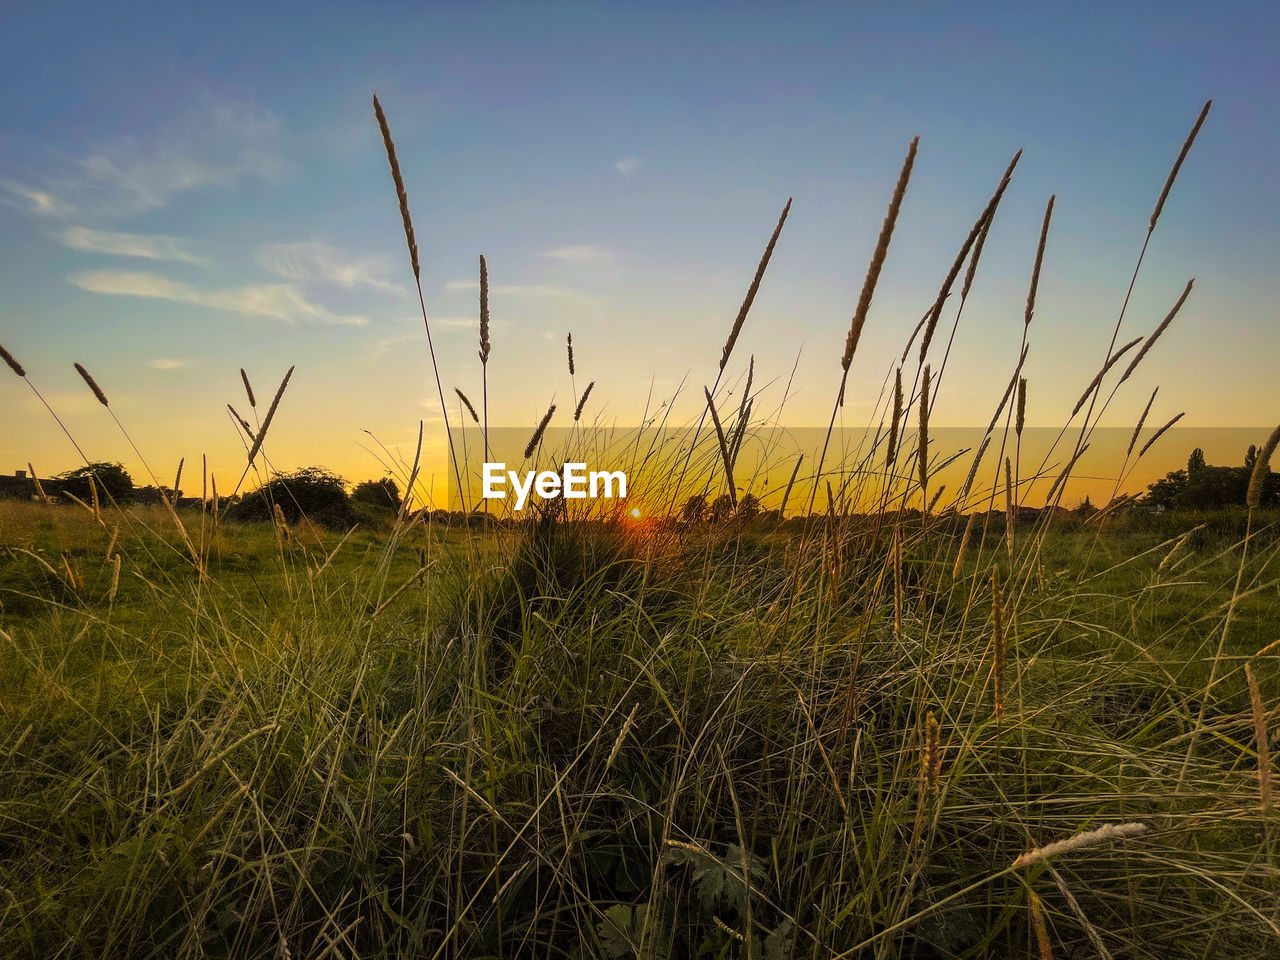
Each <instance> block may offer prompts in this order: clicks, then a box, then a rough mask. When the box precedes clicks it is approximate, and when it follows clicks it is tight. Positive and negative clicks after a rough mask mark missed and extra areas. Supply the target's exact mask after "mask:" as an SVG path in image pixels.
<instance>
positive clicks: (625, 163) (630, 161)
mask: <svg viewBox="0 0 1280 960" xmlns="http://www.w3.org/2000/svg"><path fill="white" fill-rule="evenodd" d="M643 166H644V160H642V159H641V158H640V157H623V158H622V159H621V160H619V161H618V162H617V163H615V164H614V165H613V169H615V170H617V171H618V172H619V173H620V174H622V175H623V176H624V177H629V176H631V174H633V173H635V172H636V171H637V170H639V169H640V168H641V167H643Z"/></svg>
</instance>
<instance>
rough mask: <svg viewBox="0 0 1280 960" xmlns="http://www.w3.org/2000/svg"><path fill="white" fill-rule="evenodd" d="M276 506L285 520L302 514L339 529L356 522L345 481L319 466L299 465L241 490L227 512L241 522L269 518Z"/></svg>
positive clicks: (322, 524) (300, 516)
mask: <svg viewBox="0 0 1280 960" xmlns="http://www.w3.org/2000/svg"><path fill="white" fill-rule="evenodd" d="M277 506H278V507H279V508H280V510H281V512H282V513H283V514H284V516H285V519H286V520H287V521H288V522H289V523H297V522H298V521H299V520H300V519H301V518H302V517H304V516H305V517H306V518H307V519H309V520H311V521H312V522H313V523H318V524H320V525H321V526H326V527H333V528H336V529H341V528H344V527H349V526H351V525H352V524H354V523H355V522H356V516H355V513H354V512H353V511H352V509H351V498H350V497H349V496H348V495H347V484H346V481H345V480H343V479H342V478H341V477H340V476H338V475H337V474H335V473H330V472H329V471H328V470H325V469H324V468H323V467H303V468H302V469H300V470H295V471H294V472H293V473H281V474H277V475H276V476H274V477H272V478H271V480H269V481H268V482H267V483H264V484H263V485H262V486H261V487H259V488H258V489H257V490H254V491H253V492H252V493H248V494H245V496H244V497H243V498H242V499H241V501H240V502H239V503H237V504H236V505H235V506H234V507H232V508H231V510H230V512H229V516H230V517H231V519H232V520H240V521H245V522H262V521H267V520H271V519H272V517H273V516H274V512H275V508H276V507H277Z"/></svg>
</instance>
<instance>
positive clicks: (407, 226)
mask: <svg viewBox="0 0 1280 960" xmlns="http://www.w3.org/2000/svg"><path fill="white" fill-rule="evenodd" d="M373 112H374V115H375V116H377V118H378V129H379V130H381V131H382V145H383V146H384V147H385V148H386V151H387V163H389V164H390V165H391V179H392V180H393V181H395V185H396V199H397V200H399V201H400V219H401V221H402V222H403V224H404V239H405V242H406V243H407V244H408V246H409V262H410V263H411V264H412V265H413V276H414V279H421V277H422V271H421V269H420V268H419V266H418V243H417V241H416V240H414V238H413V220H412V218H410V216H409V196H408V194H407V193H405V189H404V177H403V176H401V175H400V161H399V160H398V159H397V158H396V145H395V142H394V141H393V140H392V139H391V126H390V125H389V124H388V123H387V115H386V114H385V113H383V112H382V104H381V103H379V102H378V95H377V94H374V96H373Z"/></svg>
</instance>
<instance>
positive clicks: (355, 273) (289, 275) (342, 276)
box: [258, 241, 405, 294]
mask: <svg viewBox="0 0 1280 960" xmlns="http://www.w3.org/2000/svg"><path fill="white" fill-rule="evenodd" d="M258 263H259V265H260V266H262V267H263V269H266V270H270V271H271V272H272V273H274V274H277V275H279V276H281V277H285V278H286V279H288V280H297V281H299V282H301V283H323V284H330V285H332V286H335V287H341V288H342V289H343V290H354V289H355V288H357V287H369V288H371V289H374V290H380V291H382V292H383V293H393V294H403V293H405V288H404V287H402V286H400V285H398V284H395V283H392V282H391V281H390V279H388V277H389V275H390V273H391V268H390V267H389V266H388V265H387V264H385V263H383V262H382V261H381V260H379V259H377V258H376V257H357V256H352V255H350V254H347V253H344V252H343V251H341V250H338V249H337V248H335V247H331V246H329V245H328V244H326V243H320V242H318V241H310V242H305V243H272V244H268V245H266V246H264V247H263V248H262V249H261V250H259V251H258Z"/></svg>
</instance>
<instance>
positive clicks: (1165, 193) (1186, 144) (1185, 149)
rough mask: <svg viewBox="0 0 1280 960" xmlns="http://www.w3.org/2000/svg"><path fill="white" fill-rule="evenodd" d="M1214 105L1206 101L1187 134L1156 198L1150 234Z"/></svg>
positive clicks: (1149, 229)
mask: <svg viewBox="0 0 1280 960" xmlns="http://www.w3.org/2000/svg"><path fill="white" fill-rule="evenodd" d="M1212 106H1213V101H1212V100H1206V101H1205V104H1204V106H1203V107H1202V108H1201V109H1200V116H1198V117H1197V118H1196V122H1195V126H1193V127H1192V128H1191V132H1190V133H1189V134H1187V139H1186V140H1185V141H1183V144H1182V150H1181V151H1180V152H1179V153H1178V159H1177V160H1175V161H1174V162H1173V169H1172V170H1170V171H1169V177H1168V179H1166V180H1165V182H1164V189H1163V190H1161V191H1160V197H1159V198H1158V199H1157V200H1156V206H1155V209H1154V210H1152V211H1151V223H1150V225H1149V226H1148V227H1147V233H1148V234H1150V233H1151V231H1152V230H1154V229H1155V228H1156V221H1157V220H1159V219H1160V211H1161V210H1163V209H1164V202H1165V200H1167V199H1168V198H1169V191H1170V190H1172V189H1173V181H1174V180H1176V179H1178V171H1179V170H1181V169H1182V161H1183V160H1185V159H1187V154H1188V153H1190V152H1191V145H1192V144H1193V143H1195V141H1196V135H1197V134H1199V133H1200V128H1201V127H1202V126H1204V120H1205V117H1207V116H1209V108H1210V107H1212Z"/></svg>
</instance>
